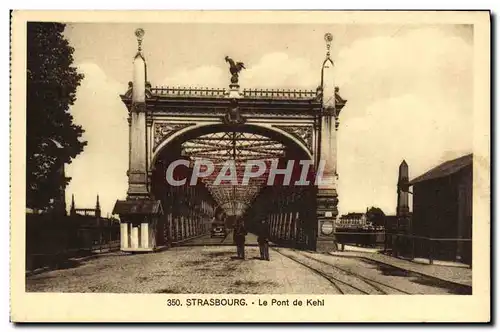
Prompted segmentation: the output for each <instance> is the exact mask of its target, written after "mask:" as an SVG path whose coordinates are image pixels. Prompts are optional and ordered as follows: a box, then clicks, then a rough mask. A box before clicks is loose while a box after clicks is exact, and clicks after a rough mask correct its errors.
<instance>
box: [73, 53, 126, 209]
mask: <svg viewBox="0 0 500 332" xmlns="http://www.w3.org/2000/svg"><path fill="white" fill-rule="evenodd" d="M78 70H79V72H81V73H83V74H84V75H85V78H84V80H83V81H82V84H81V86H80V87H79V88H78V91H77V100H76V102H75V104H74V105H73V106H72V107H71V109H70V112H71V114H72V115H73V117H74V122H75V123H76V124H79V125H81V126H82V127H83V129H84V130H85V133H84V137H83V138H84V139H85V140H87V141H88V144H87V146H86V147H85V148H84V150H83V152H82V153H81V154H80V155H78V156H77V157H76V158H75V160H74V161H73V162H72V163H71V164H70V165H69V166H67V168H66V173H67V175H68V176H70V177H72V180H71V182H70V184H69V186H68V188H67V190H66V201H67V205H68V209H69V204H70V202H71V194H74V195H75V200H76V205H77V207H88V208H91V207H93V206H94V205H95V200H96V195H97V194H99V196H100V201H101V207H102V212H103V214H107V213H110V212H111V210H112V209H113V206H114V203H115V202H116V199H117V198H124V195H125V193H126V190H127V177H126V171H127V169H128V124H127V109H126V107H125V106H124V105H123V103H122V102H121V100H120V96H119V95H120V94H121V93H123V92H124V89H126V86H122V85H121V84H119V83H118V82H116V81H114V80H112V79H110V78H109V77H108V76H107V75H106V74H105V72H104V71H103V70H102V69H101V68H100V67H99V66H97V65H96V64H94V63H83V64H80V65H78Z"/></svg>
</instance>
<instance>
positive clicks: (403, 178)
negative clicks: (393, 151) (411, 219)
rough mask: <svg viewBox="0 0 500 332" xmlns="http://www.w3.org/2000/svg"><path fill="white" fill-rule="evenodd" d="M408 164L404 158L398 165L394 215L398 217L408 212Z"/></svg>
mask: <svg viewBox="0 0 500 332" xmlns="http://www.w3.org/2000/svg"><path fill="white" fill-rule="evenodd" d="M408 173H409V172H408V164H407V163H406V161H405V160H403V162H402V163H401V164H400V165H399V173H398V205H397V208H396V215H397V216H399V217H404V216H407V215H408V213H409V212H410V207H409V204H408V191H409V176H408Z"/></svg>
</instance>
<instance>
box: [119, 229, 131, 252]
mask: <svg viewBox="0 0 500 332" xmlns="http://www.w3.org/2000/svg"><path fill="white" fill-rule="evenodd" d="M128 225H129V224H128V223H126V222H122V223H121V224H120V247H121V249H122V250H123V249H127V248H128V247H129V243H128V242H129V241H128Z"/></svg>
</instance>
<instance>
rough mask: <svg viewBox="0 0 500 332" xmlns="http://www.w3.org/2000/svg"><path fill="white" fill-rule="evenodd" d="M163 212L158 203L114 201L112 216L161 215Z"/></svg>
mask: <svg viewBox="0 0 500 332" xmlns="http://www.w3.org/2000/svg"><path fill="white" fill-rule="evenodd" d="M162 213H163V210H162V207H161V203H160V201H155V200H148V199H137V200H129V201H116V204H115V208H114V209H113V214H119V215H130V214H162Z"/></svg>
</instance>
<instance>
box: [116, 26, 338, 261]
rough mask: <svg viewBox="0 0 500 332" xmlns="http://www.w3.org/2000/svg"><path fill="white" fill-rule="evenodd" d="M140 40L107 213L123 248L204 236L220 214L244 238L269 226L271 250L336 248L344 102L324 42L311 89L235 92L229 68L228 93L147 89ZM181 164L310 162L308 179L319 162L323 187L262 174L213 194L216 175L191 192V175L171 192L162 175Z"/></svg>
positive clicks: (234, 78)
mask: <svg viewBox="0 0 500 332" xmlns="http://www.w3.org/2000/svg"><path fill="white" fill-rule="evenodd" d="M143 35H144V32H143V31H142V30H141V29H138V30H137V32H136V36H137V37H138V42H139V48H138V51H137V54H136V56H135V57H134V62H133V63H134V77H133V81H132V82H130V83H129V88H128V90H127V91H126V92H125V93H124V94H123V95H121V99H122V101H123V103H124V104H125V105H126V107H127V109H128V114H129V117H128V120H129V133H130V136H129V170H128V172H127V175H128V179H129V180H128V182H129V185H128V192H127V199H126V200H123V201H121V200H119V201H117V203H116V204H115V209H114V213H117V214H119V215H120V219H121V250H122V251H132V252H138V251H153V250H155V249H157V248H160V247H163V246H170V245H175V244H176V243H179V242H182V241H185V240H187V239H190V238H192V237H196V236H200V235H203V234H206V233H208V232H209V231H210V224H211V222H212V220H213V218H214V217H216V215H217V211H221V210H223V211H224V213H225V214H226V215H234V216H238V217H242V218H243V220H245V223H246V225H247V227H248V228H249V230H250V231H252V229H253V227H254V226H255V225H256V223H257V222H258V221H260V220H262V219H266V220H267V221H268V223H269V226H270V234H271V240H272V241H273V242H275V243H278V244H281V245H287V246H293V247H300V248H307V249H313V250H331V249H332V248H334V247H335V243H334V235H333V229H334V221H335V219H336V217H337V214H338V212H337V204H338V194H337V187H336V186H337V181H336V180H337V177H338V175H337V171H336V169H337V167H336V159H337V149H336V144H337V142H336V136H337V129H338V125H339V121H338V120H339V114H340V111H341V110H342V108H343V107H344V105H345V103H346V101H345V100H344V99H342V98H341V97H340V95H339V94H338V88H337V87H335V85H334V83H335V81H334V77H333V73H332V70H333V61H332V60H331V59H330V54H329V45H330V41H331V38H330V36H329V34H327V35H326V36H325V37H326V38H325V40H326V41H327V48H328V52H327V55H326V59H325V60H324V62H323V66H322V68H321V76H320V84H319V86H318V88H317V89H316V90H283V89H275V90H270V89H240V86H239V84H238V74H237V72H238V71H239V70H241V68H238V70H235V68H234V66H233V65H234V62H232V63H231V66H232V67H231V74H232V78H231V84H229V88H181V87H153V86H152V85H151V84H150V83H149V82H148V81H147V67H146V60H145V58H144V56H143V53H142V49H141V42H142V37H143ZM229 60H230V59H229ZM226 61H227V62H229V61H228V57H226ZM231 61H232V60H231ZM178 159H186V160H187V161H188V162H189V163H190V165H192V164H193V163H194V162H195V161H196V160H199V159H209V160H212V161H213V162H214V163H215V165H216V171H220V169H217V165H218V164H217V163H218V162H221V161H223V160H227V159H232V160H234V161H235V163H236V168H237V174H238V175H237V176H239V177H240V176H241V174H240V173H241V171H242V170H243V168H244V163H245V162H246V161H248V160H264V161H265V162H266V163H268V164H269V163H272V162H276V163H277V165H279V168H285V167H286V165H287V164H286V163H287V162H288V161H289V160H294V161H296V163H295V165H298V161H299V160H309V161H310V163H311V164H312V171H313V172H315V171H318V167H319V165H320V163H321V161H323V162H324V168H323V170H322V172H323V178H324V179H325V180H326V182H327V184H320V185H315V184H314V182H312V181H311V183H310V184H309V185H307V186H293V185H291V186H283V185H267V184H266V179H267V177H266V176H268V175H269V174H268V173H265V174H263V177H261V178H256V179H252V180H251V181H250V183H249V185H248V186H241V185H234V184H231V183H229V184H228V183H225V184H222V185H217V186H216V185H214V183H213V182H214V176H216V174H217V172H214V175H213V176H209V177H206V178H203V181H198V182H196V183H194V184H193V185H191V184H190V183H189V177H188V181H187V182H186V184H185V185H183V186H171V185H169V184H168V183H167V181H166V179H165V170H166V168H167V167H168V165H169V164H170V163H171V162H173V161H175V160H178ZM184 172H185V173H186V174H185V175H188V174H187V173H190V172H192V169H189V168H188V169H186V170H184ZM239 183H241V182H239ZM291 183H293V181H292V182H291Z"/></svg>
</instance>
